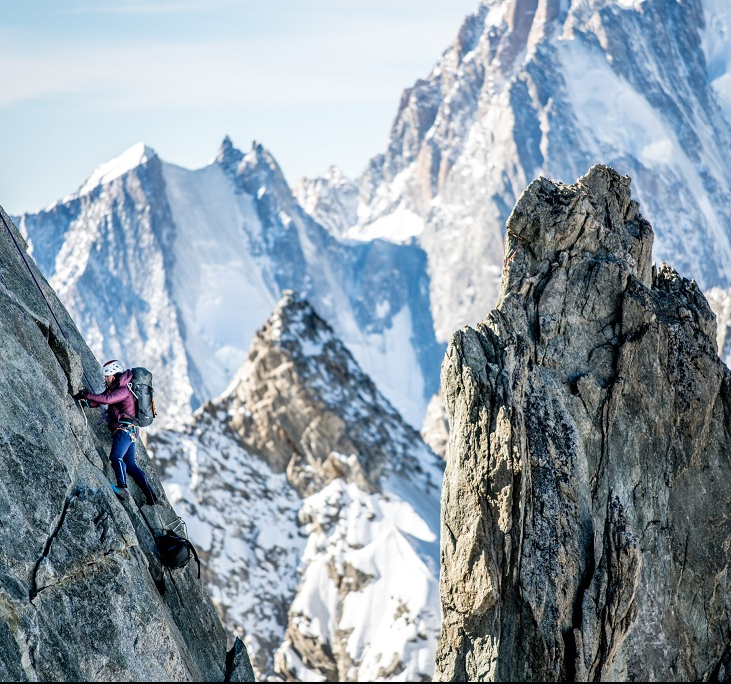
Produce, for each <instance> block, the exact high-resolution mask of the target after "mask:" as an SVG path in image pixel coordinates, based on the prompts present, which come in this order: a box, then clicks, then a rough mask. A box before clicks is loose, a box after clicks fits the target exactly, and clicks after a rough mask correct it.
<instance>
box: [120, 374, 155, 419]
mask: <svg viewBox="0 0 731 684" xmlns="http://www.w3.org/2000/svg"><path fill="white" fill-rule="evenodd" d="M131 370H132V381H131V382H130V383H129V384H128V385H127V387H129V389H130V391H131V392H132V394H133V395H134V398H135V418H134V423H135V425H139V426H140V427H147V426H148V425H150V424H151V423H152V420H153V418H155V416H156V415H157V411H155V398H154V394H153V390H152V373H150V371H148V370H147V368H132V369H131Z"/></svg>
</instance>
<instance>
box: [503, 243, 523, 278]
mask: <svg viewBox="0 0 731 684" xmlns="http://www.w3.org/2000/svg"><path fill="white" fill-rule="evenodd" d="M514 237H515V236H514ZM506 242H507V241H506ZM518 247H520V238H519V237H515V247H513V251H512V252H510V254H509V255H508V258H507V259H505V257H504V256H503V260H504V262H505V263H504V264H503V270H505V269H506V268H507V267H508V264H509V263H510V262H511V261H512V260H513V257H514V256H515V255H516V253H517V251H518ZM504 254H505V252H504V251H503V255H504Z"/></svg>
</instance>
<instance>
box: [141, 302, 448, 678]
mask: <svg viewBox="0 0 731 684" xmlns="http://www.w3.org/2000/svg"><path fill="white" fill-rule="evenodd" d="M150 448H151V450H152V451H153V452H154V456H155V462H156V463H157V464H159V467H160V469H161V478H162V480H163V483H164V485H165V488H166V491H167V492H168V494H169V496H170V498H171V500H173V501H174V502H175V505H176V507H177V508H178V509H179V510H181V511H182V512H184V515H185V517H186V520H188V522H189V525H190V530H191V537H192V539H193V540H194V541H196V542H197V543H198V547H199V549H200V550H201V553H202V554H203V556H204V557H205V558H206V559H207V567H208V571H207V577H206V581H207V582H208V584H209V587H210V589H211V592H212V594H213V597H214V601H215V603H216V605H217V607H218V609H219V612H220V613H221V615H222V618H223V620H224V622H225V623H226V625H227V627H228V628H229V630H230V631H231V633H232V634H236V635H240V636H242V637H243V638H244V639H245V640H246V643H247V645H248V646H249V652H250V653H251V654H252V661H253V664H254V667H255V670H256V671H257V674H259V675H260V676H261V677H262V678H266V677H283V678H285V679H287V680H291V681H304V680H311V679H321V678H325V679H327V680H329V681H373V680H377V679H384V680H388V679H394V678H396V679H398V678H399V677H407V678H408V679H410V680H415V679H422V678H430V677H431V674H432V673H433V666H434V653H435V650H436V644H437V639H438V635H439V629H440V615H439V605H438V564H439V559H438V526H439V493H440V486H441V480H442V474H443V463H442V462H441V459H439V458H438V457H437V456H436V455H435V454H434V453H432V452H431V450H430V449H429V448H428V447H427V446H426V445H425V444H424V443H423V442H422V441H421V439H420V438H419V435H418V433H417V432H416V431H415V430H413V429H412V428H411V427H409V426H408V425H407V424H406V423H404V421H403V420H402V419H401V418H400V416H399V414H398V412H397V411H396V410H395V409H394V408H393V407H392V406H391V405H390V403H389V402H388V401H387V400H386V399H385V398H384V397H383V396H382V395H381V394H380V393H379V392H378V390H377V389H376V387H375V386H374V384H373V382H372V381H371V380H370V378H369V377H368V376H367V375H365V374H364V372H363V371H362V370H361V369H360V367H359V366H358V364H357V363H356V361H355V360H354V358H353V356H352V355H351V354H350V353H349V352H348V350H347V349H346V348H345V346H344V344H343V343H342V342H341V341H340V340H339V339H338V338H337V336H336V335H335V334H334V332H333V330H332V328H330V326H329V325H328V324H327V323H326V322H325V321H324V320H323V319H322V318H321V317H320V316H319V315H318V314H317V313H316V312H315V311H314V309H313V308H312V307H311V306H310V304H309V303H308V302H307V301H306V300H304V299H303V298H302V297H300V296H299V295H298V294H296V293H295V292H292V291H288V292H286V293H285V294H284V296H283V298H282V300H280V302H279V304H278V305H277V307H276V309H275V311H274V312H273V313H272V315H271V316H270V318H269V320H268V321H267V322H266V324H265V325H264V326H263V327H262V328H261V329H260V330H259V331H258V332H257V334H256V336H255V339H254V342H253V344H252V347H251V349H250V352H249V356H248V359H247V361H246V362H245V363H244V365H243V366H242V368H241V369H240V371H239V372H238V373H237V375H236V377H235V379H234V380H233V382H232V383H231V385H230V386H229V387H228V388H227V389H226V391H225V392H224V393H223V394H222V395H221V396H220V397H218V398H216V399H214V400H212V401H210V402H207V403H205V404H204V405H203V406H202V407H201V408H200V409H199V410H198V411H197V412H196V414H195V417H194V420H193V421H192V423H191V424H190V426H189V429H188V430H187V431H185V432H177V431H163V432H161V433H159V434H157V435H155V436H153V437H152V438H151V442H150Z"/></svg>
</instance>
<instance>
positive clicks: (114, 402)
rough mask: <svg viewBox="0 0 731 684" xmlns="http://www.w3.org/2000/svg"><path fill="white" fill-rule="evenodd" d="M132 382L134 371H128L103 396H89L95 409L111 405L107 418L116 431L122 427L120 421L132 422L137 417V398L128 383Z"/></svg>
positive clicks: (90, 402)
mask: <svg viewBox="0 0 731 684" xmlns="http://www.w3.org/2000/svg"><path fill="white" fill-rule="evenodd" d="M131 380H132V371H131V370H129V369H127V370H126V371H124V373H122V375H121V377H120V378H119V380H118V381H117V382H115V383H114V384H113V385H112V386H111V387H108V388H107V389H106V390H104V392H103V393H102V394H87V395H85V396H86V399H87V401H88V402H89V406H91V407H92V408H95V407H96V406H99V405H100V404H109V408H108V409H107V416H108V417H109V429H110V430H112V431H114V430H116V429H117V428H118V427H120V423H119V421H120V420H126V421H129V420H132V419H133V418H134V417H135V398H134V395H133V394H132V391H131V390H130V389H129V387H127V383H129V382H131Z"/></svg>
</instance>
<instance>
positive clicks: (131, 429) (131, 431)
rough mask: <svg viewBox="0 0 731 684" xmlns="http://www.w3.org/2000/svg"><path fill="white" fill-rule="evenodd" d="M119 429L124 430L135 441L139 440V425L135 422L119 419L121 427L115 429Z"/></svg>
mask: <svg viewBox="0 0 731 684" xmlns="http://www.w3.org/2000/svg"><path fill="white" fill-rule="evenodd" d="M117 430H122V432H126V433H127V434H128V435H129V437H130V439H131V440H132V441H133V442H136V441H137V426H136V425H134V423H127V422H125V421H119V427H118V428H117V429H116V430H115V432H117Z"/></svg>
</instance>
